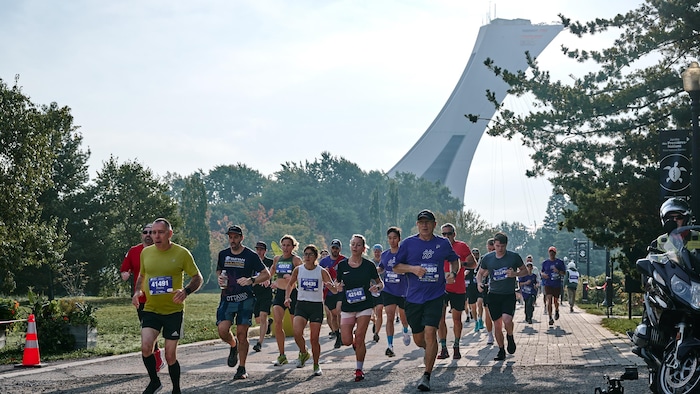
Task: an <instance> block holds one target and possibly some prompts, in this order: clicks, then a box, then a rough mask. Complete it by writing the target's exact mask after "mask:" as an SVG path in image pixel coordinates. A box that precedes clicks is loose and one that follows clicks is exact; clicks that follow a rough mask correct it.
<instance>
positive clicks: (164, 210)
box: [67, 157, 189, 294]
mask: <svg viewBox="0 0 700 394" xmlns="http://www.w3.org/2000/svg"><path fill="white" fill-rule="evenodd" d="M167 192H168V186H167V185H166V184H165V183H163V182H162V181H160V180H159V179H158V178H156V177H155V175H154V174H153V172H152V171H151V170H150V169H148V168H145V167H144V166H143V165H142V164H140V163H138V162H129V161H128V162H125V163H123V164H119V163H118V162H117V160H116V158H114V157H111V158H110V160H108V161H107V162H105V163H104V167H103V169H102V171H99V172H98V173H97V178H96V179H95V183H94V184H92V185H89V186H88V187H87V189H86V197H87V199H86V203H85V205H84V206H83V209H84V211H83V212H82V214H83V215H84V217H85V218H86V219H85V223H86V225H85V227H84V228H83V229H82V230H81V231H80V232H78V233H77V234H76V238H78V239H79V242H77V243H76V244H75V245H74V246H72V247H71V253H70V255H69V256H67V259H69V261H70V259H76V260H78V261H87V262H88V264H87V266H86V276H87V284H86V286H85V288H86V292H87V293H88V294H98V293H99V290H100V288H101V287H103V286H105V285H106V286H111V287H119V286H124V285H125V284H124V283H123V282H121V280H120V279H119V275H110V276H107V275H101V273H104V272H110V273H112V274H113V273H115V271H114V269H113V268H112V267H115V266H116V267H118V266H119V265H120V264H121V262H122V259H123V258H124V254H125V253H126V251H127V250H128V249H129V247H130V246H132V245H134V244H137V243H140V242H141V239H140V236H139V234H140V232H141V229H142V228H143V225H144V224H146V223H151V222H153V220H155V219H156V218H158V217H165V218H167V219H168V220H170V222H171V223H172V224H173V227H174V228H175V234H176V235H175V236H174V238H173V240H174V241H175V242H178V243H183V244H184V245H185V246H189V245H187V242H180V241H179V239H180V235H179V234H178V229H179V227H180V226H181V224H182V222H181V219H180V216H179V215H178V212H177V205H176V204H175V201H173V200H172V199H171V198H170V197H169V196H168V194H167ZM182 238H183V241H186V238H184V236H183V237H182ZM108 267H110V268H108ZM105 281H106V282H105Z"/></svg>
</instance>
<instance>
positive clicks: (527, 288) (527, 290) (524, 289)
mask: <svg viewBox="0 0 700 394" xmlns="http://www.w3.org/2000/svg"><path fill="white" fill-rule="evenodd" d="M520 290H522V292H523V293H525V294H532V286H520Z"/></svg>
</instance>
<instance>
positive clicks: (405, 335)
mask: <svg viewBox="0 0 700 394" xmlns="http://www.w3.org/2000/svg"><path fill="white" fill-rule="evenodd" d="M403 344H404V345H406V346H408V345H410V344H411V333H410V332H408V331H406V332H404V333H403Z"/></svg>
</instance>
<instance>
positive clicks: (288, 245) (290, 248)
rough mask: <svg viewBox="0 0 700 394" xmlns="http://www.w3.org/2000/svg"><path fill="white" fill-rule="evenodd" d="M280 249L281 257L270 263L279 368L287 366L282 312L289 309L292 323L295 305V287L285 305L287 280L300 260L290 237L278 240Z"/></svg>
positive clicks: (276, 363) (295, 244) (295, 241)
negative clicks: (274, 290)
mask: <svg viewBox="0 0 700 394" xmlns="http://www.w3.org/2000/svg"><path fill="white" fill-rule="evenodd" d="M280 247H281V248H282V255H281V256H275V258H274V259H273V262H272V270H271V275H272V277H273V278H276V280H275V281H274V282H273V283H272V288H273V289H277V292H276V293H275V298H274V300H273V301H272V312H273V315H274V322H275V324H274V326H275V339H276V340H277V349H278V350H279V356H277V360H275V366H280V365H284V364H287V363H288V362H289V361H287V355H286V354H284V339H285V337H286V336H285V333H284V327H283V326H284V311H285V309H287V308H289V317H290V318H291V319H292V321H294V310H295V309H296V305H297V290H296V287H295V288H294V289H292V292H291V294H290V297H289V298H291V299H292V301H291V303H290V304H289V305H286V304H285V302H284V301H285V300H284V299H285V289H286V288H287V285H288V281H289V278H291V277H292V272H293V271H294V267H298V266H300V265H301V264H302V263H301V259H300V258H299V256H297V255H295V254H294V252H296V251H297V249H298V248H299V242H297V240H296V239H295V238H294V237H293V236H291V235H284V236H282V238H281V239H280Z"/></svg>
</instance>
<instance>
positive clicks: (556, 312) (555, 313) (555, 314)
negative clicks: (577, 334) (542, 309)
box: [554, 309, 559, 320]
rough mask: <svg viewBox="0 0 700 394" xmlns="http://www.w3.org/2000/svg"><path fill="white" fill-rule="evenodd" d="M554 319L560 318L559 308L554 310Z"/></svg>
mask: <svg viewBox="0 0 700 394" xmlns="http://www.w3.org/2000/svg"><path fill="white" fill-rule="evenodd" d="M554 320H559V309H557V310H556V311H555V312H554Z"/></svg>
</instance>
